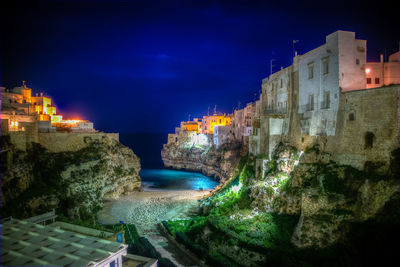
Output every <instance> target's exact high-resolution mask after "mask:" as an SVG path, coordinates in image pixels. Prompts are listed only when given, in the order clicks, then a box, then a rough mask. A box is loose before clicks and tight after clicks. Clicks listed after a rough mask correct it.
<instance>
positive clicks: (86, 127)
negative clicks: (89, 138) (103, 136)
mask: <svg viewBox="0 0 400 267" xmlns="http://www.w3.org/2000/svg"><path fill="white" fill-rule="evenodd" d="M71 130H72V131H73V132H94V131H95V130H94V128H93V122H90V121H81V122H78V123H77V124H76V126H74V127H71Z"/></svg>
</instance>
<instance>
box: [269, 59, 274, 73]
mask: <svg viewBox="0 0 400 267" xmlns="http://www.w3.org/2000/svg"><path fill="white" fill-rule="evenodd" d="M273 61H275V59H271V60H270V62H269V64H270V75H271V74H272V67H275V66H274V65H272V62H273Z"/></svg>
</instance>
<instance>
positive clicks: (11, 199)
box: [1, 136, 141, 219]
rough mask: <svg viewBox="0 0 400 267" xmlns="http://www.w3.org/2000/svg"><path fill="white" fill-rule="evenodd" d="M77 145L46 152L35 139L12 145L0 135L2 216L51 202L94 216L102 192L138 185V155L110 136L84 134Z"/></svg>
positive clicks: (71, 213)
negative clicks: (26, 144)
mask: <svg viewBox="0 0 400 267" xmlns="http://www.w3.org/2000/svg"><path fill="white" fill-rule="evenodd" d="M85 142H86V143H87V146H86V147H84V148H82V149H80V150H78V151H67V152H50V151H48V150H46V149H45V148H43V147H42V146H41V145H40V144H39V143H32V146H31V148H29V149H28V150H27V151H20V150H17V149H15V147H14V146H13V144H12V143H10V142H9V140H8V141H7V137H6V136H2V150H3V151H6V152H4V153H3V154H6V155H5V157H4V158H3V155H2V181H1V189H2V210H3V214H2V216H3V217H5V216H14V217H20V218H24V217H28V216H32V215H35V214H38V213H41V212H47V211H48V210H49V209H51V208H56V209H57V212H58V214H62V215H64V216H68V217H70V218H73V219H94V218H95V217H96V214H97V212H98V211H99V210H100V209H101V207H102V204H103V199H104V198H117V197H119V196H120V195H122V194H125V193H128V192H131V191H133V190H136V189H138V188H140V184H141V180H140V177H139V171H140V160H139V158H138V157H137V156H136V155H135V154H134V153H133V151H132V150H131V149H129V148H128V147H125V146H124V145H122V144H121V143H119V142H118V141H117V140H115V139H113V138H106V137H105V138H102V139H100V140H98V139H97V140H96V139H90V138H87V139H86V140H85Z"/></svg>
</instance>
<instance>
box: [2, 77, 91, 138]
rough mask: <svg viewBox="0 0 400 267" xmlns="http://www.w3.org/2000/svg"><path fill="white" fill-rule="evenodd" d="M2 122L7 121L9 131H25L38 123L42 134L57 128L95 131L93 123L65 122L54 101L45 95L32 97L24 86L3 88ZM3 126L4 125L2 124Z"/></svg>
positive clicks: (29, 90)
mask: <svg viewBox="0 0 400 267" xmlns="http://www.w3.org/2000/svg"><path fill="white" fill-rule="evenodd" d="M1 120H2V121H3V120H7V125H8V131H11V132H16V131H25V129H26V127H25V126H24V124H26V123H35V122H38V130H39V131H40V132H53V131H55V130H56V128H60V130H63V129H64V130H68V131H94V129H93V123H92V122H89V121H83V120H63V116H62V115H61V114H57V108H56V107H55V105H54V104H53V103H52V99H51V98H50V97H48V96H44V95H43V93H40V94H36V96H32V90H31V89H30V88H28V87H26V85H25V82H23V84H22V86H19V87H14V88H13V89H6V88H5V87H1ZM2 125H3V123H2Z"/></svg>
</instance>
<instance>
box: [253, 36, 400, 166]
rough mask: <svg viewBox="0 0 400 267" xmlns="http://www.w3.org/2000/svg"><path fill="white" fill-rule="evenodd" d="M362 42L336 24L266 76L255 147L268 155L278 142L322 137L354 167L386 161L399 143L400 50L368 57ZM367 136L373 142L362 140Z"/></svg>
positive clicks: (302, 143) (306, 143) (306, 142)
mask: <svg viewBox="0 0 400 267" xmlns="http://www.w3.org/2000/svg"><path fill="white" fill-rule="evenodd" d="M366 44H367V42H366V41H365V40H359V39H356V38H355V33H354V32H346V31H337V32H335V33H332V34H330V35H328V36H327V37H326V42H325V44H323V45H321V46H319V47H318V48H316V49H314V50H311V51H310V52H308V53H306V54H304V55H296V56H295V57H294V59H293V64H292V65H291V66H289V67H287V68H285V69H282V70H280V71H278V72H276V73H274V74H272V75H270V76H269V77H268V78H266V79H264V80H263V82H262V95H261V99H262V115H261V116H260V130H261V136H260V143H261V146H260V153H265V154H267V155H269V156H271V153H272V151H273V150H274V148H275V147H276V145H277V144H278V143H279V142H288V143H291V144H292V145H295V146H296V147H297V148H298V149H305V148H307V147H310V146H311V145H313V144H319V145H320V146H321V148H322V149H323V150H324V151H326V152H330V153H332V154H333V155H334V159H335V160H336V161H337V162H339V163H346V164H349V163H350V164H351V165H353V166H355V167H358V168H362V167H363V166H364V164H365V162H367V161H382V162H386V163H388V162H389V157H390V152H391V151H392V150H394V149H396V148H397V147H398V146H399V141H398V140H399V139H398V138H399V135H400V133H399V129H400V127H399V124H400V123H399V122H400V120H399V106H400V104H399V98H398V96H399V85H398V84H399V78H398V77H399V73H400V62H399V61H398V57H399V56H398V55H399V53H396V54H394V55H392V56H390V57H389V62H387V63H385V62H383V60H381V62H379V63H368V62H367V61H366V51H367V47H366ZM371 77H376V78H377V79H375V78H374V79H375V80H376V81H377V83H375V84H373V85H372V84H371V80H372V78H371ZM378 82H379V83H378ZM389 84H390V86H387V85H389ZM384 85H385V86H384ZM382 86H383V87H382ZM377 114H380V115H379V116H380V117H378V116H377ZM350 133H352V134H354V135H352V134H350ZM355 139H357V141H356V140H355ZM371 142H372V143H373V144H372V146H373V147H374V149H368V148H367V147H370V145H369V143H371ZM372 146H371V147H372Z"/></svg>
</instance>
